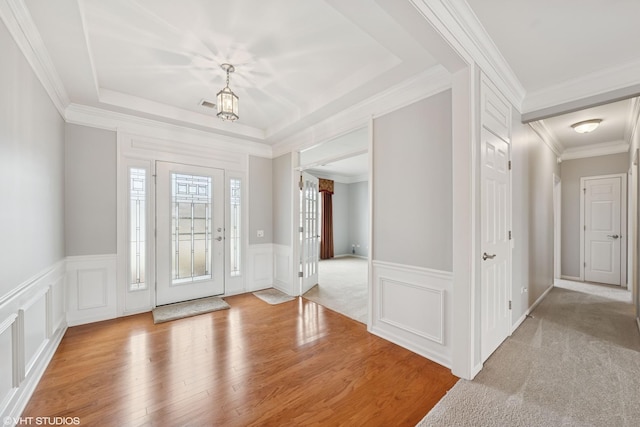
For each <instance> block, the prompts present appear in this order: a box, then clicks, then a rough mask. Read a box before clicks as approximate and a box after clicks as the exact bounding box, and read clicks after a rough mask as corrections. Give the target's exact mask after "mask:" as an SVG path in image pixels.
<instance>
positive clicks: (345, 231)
mask: <svg viewBox="0 0 640 427" xmlns="http://www.w3.org/2000/svg"><path fill="white" fill-rule="evenodd" d="M331 201H332V204H333V253H334V255H345V254H349V253H351V241H350V238H349V229H350V226H351V225H350V224H349V219H350V214H349V184H343V183H340V182H335V183H334V185H333V197H332V199H331Z"/></svg>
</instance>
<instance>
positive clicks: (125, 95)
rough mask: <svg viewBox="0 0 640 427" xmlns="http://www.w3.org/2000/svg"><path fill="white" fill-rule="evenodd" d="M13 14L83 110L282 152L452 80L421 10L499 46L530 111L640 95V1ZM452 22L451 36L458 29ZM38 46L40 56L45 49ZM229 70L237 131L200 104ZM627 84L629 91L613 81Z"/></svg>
mask: <svg viewBox="0 0 640 427" xmlns="http://www.w3.org/2000/svg"><path fill="white" fill-rule="evenodd" d="M11 3H12V4H13V3H16V4H24V5H25V7H26V10H27V14H26V15H28V16H29V18H30V20H31V21H32V22H33V24H34V26H33V29H34V32H35V33H36V34H39V36H40V38H41V39H42V42H43V45H42V46H43V48H44V49H45V52H46V55H45V56H47V57H49V58H50V60H51V64H52V66H53V69H54V70H55V74H56V75H57V76H58V77H59V80H60V82H61V86H62V87H63V88H64V92H65V95H66V97H68V98H69V99H68V101H69V102H70V104H71V106H72V107H73V106H86V107H95V108H99V109H100V110H102V111H107V112H115V113H119V112H120V113H127V114H130V115H133V116H137V117H142V118H150V119H154V120H159V121H162V122H166V123H170V124H178V125H181V126H186V127H189V128H193V129H198V130H204V131H207V132H214V133H217V134H222V135H231V136H238V137H241V138H242V139H244V140H249V141H256V142H264V143H267V144H272V145H273V144H275V143H277V142H280V141H283V140H285V139H286V138H288V137H290V136H292V135H294V134H297V133H298V132H301V131H303V130H307V129H309V128H310V127H312V126H314V125H316V124H317V123H320V122H321V121H322V120H325V119H327V118H329V117H332V116H334V115H336V114H340V113H341V112H343V111H344V110H345V109H348V108H349V107H351V106H354V105H356V104H358V103H362V102H364V101H365V100H367V99H369V98H371V97H373V96H375V95H377V94H379V93H380V92H382V91H385V90H387V89H389V88H392V87H394V86H395V87H401V85H402V84H403V83H405V82H407V81H411V80H412V79H415V78H416V76H419V75H424V73H425V72H427V71H428V70H436V69H438V68H440V69H442V68H443V67H442V66H443V65H444V69H451V66H450V65H451V64H445V63H447V61H449V60H451V58H450V57H447V55H446V54H443V51H442V49H445V48H443V46H445V45H446V43H444V42H442V40H440V41H433V39H434V37H436V36H434V34H435V33H436V32H437V31H439V30H437V29H436V30H434V29H433V28H431V27H429V28H431V29H430V30H429V29H427V28H426V27H428V24H425V22H426V21H425V20H424V19H423V18H422V17H420V15H419V13H418V10H417V9H421V11H423V12H424V11H425V10H426V9H425V8H431V9H430V10H434V11H436V10H439V9H438V8H442V7H445V8H446V9H448V10H449V11H450V12H451V13H453V14H454V15H455V16H457V19H459V20H460V22H459V23H460V24H462V27H461V28H462V30H459V29H456V31H458V30H459V31H458V33H454V35H456V37H461V39H462V38H464V37H465V36H468V35H469V34H471V36H470V37H471V39H473V41H474V42H478V41H480V42H481V41H482V40H484V39H483V37H485V36H486V37H487V40H488V43H480V42H478V43H476V47H477V46H482V47H483V48H490V47H491V46H495V48H496V49H497V50H498V51H499V54H498V55H497V57H499V56H500V55H502V57H503V58H504V59H505V60H506V63H507V64H508V65H507V68H509V67H510V68H511V69H512V70H513V72H514V74H515V76H516V78H517V80H519V84H521V86H522V88H523V89H524V91H525V93H526V96H525V100H524V104H523V107H525V109H526V108H528V107H527V105H528V104H527V102H528V100H531V99H537V100H538V101H539V99H540V96H541V95H540V94H546V95H549V96H551V95H553V94H568V95H567V96H569V95H570V96H574V95H575V96H574V97H578V98H579V96H578V95H579V94H580V93H583V92H584V90H583V91H582V92H580V91H579V90H578V89H576V88H580V89H584V88H587V89H586V90H587V91H588V90H589V88H591V86H590V83H591V82H596V83H597V82H599V83H602V82H607V83H608V86H607V85H604V86H606V87H613V86H612V84H611V82H612V81H613V82H614V85H615V82H618V83H619V85H620V86H621V87H622V86H625V85H626V86H627V87H629V86H632V85H633V84H637V85H638V87H640V78H638V76H639V75H640V55H639V54H638V50H637V46H636V45H637V40H639V39H640V25H638V24H637V17H638V16H640V1H635V0H610V1H607V2H604V1H602V0H565V1H558V0H536V1H531V0H512V1H503V0H467V1H466V2H465V1H464V0H440V1H429V0H424V1H423V2H421V1H411V2H410V1H409V0H349V1H341V0H305V1H294V0H269V1H263V0H234V1H221V0H183V1H180V2H177V1H175V0H109V1H104V0H56V1H44V0H12V2H11ZM423 3H424V4H423ZM414 4H415V5H416V7H417V9H416V7H413V6H414ZM443 5H444V6H443ZM456 14H457V15H456ZM475 18H477V19H478V20H479V22H476V21H474V19H475ZM478 24H479V25H478ZM443 25H444V26H446V28H447V30H448V29H449V26H450V25H451V22H449V21H447V22H444V23H443ZM465 25H468V27H465ZM454 26H455V25H452V26H451V28H453V27H454ZM27 27H28V26H27ZM465 30H468V31H467V33H466V34H465V35H464V36H463V35H462V31H465ZM473 34H475V36H474V35H473ZM474 37H476V38H474ZM436 38H438V37H436ZM461 39H460V40H461ZM30 43H31V44H32V46H33V47H34V49H39V48H40V46H39V44H38V40H37V39H36V40H35V43H34V42H33V39H32V40H30ZM466 46H468V45H466ZM446 49H449V50H450V47H446ZM428 50H432V51H433V52H432V53H433V54H432V53H430V52H429V51H428ZM481 53H482V54H483V55H485V57H486V58H488V57H492V58H495V57H496V55H495V54H494V53H491V52H489V53H487V52H484V51H483V52H481ZM436 57H437V58H439V59H440V60H442V61H443V63H442V64H440V65H439V64H438V62H437V61H436V59H435V58H436ZM225 62H228V63H232V64H233V65H234V66H236V72H235V73H233V74H232V75H231V83H230V87H231V88H232V89H233V90H234V92H236V93H237V94H238V95H239V97H240V120H238V121H237V122H234V123H229V122H223V121H221V120H219V119H217V118H216V117H215V111H214V110H212V109H207V108H204V107H201V106H200V102H201V101H202V100H203V99H206V100H210V101H214V100H215V95H216V93H217V92H218V91H219V90H220V89H221V88H222V87H223V86H224V77H225V76H224V73H223V71H222V70H221V69H220V64H222V63H225ZM491 64H494V63H493V62H491ZM621 70H622V71H621ZM617 71H620V73H622V74H620V73H618V74H616V72H617ZM623 71H624V72H626V74H624V73H623ZM636 71H637V72H636ZM616 75H620V76H623V75H624V76H626V77H627V80H624V79H619V80H616V79H615V78H613V79H612V78H611V76H616ZM53 80H55V79H53ZM512 83H513V82H512ZM513 84H514V86H512V88H513V87H517V86H518V82H515V83H513ZM572 85H573V86H572ZM604 86H602V87H604ZM516 89H517V88H516ZM598 90H599V89H597V88H596V87H595V86H594V89H593V91H595V92H596V93H598ZM516 92H521V90H520V89H517V90H516V91H515V92H514V93H516ZM536 97H537V98H536ZM63 98H64V97H63ZM623 110H624V107H620V108H618V109H616V108H613V107H612V109H611V110H606V111H597V112H590V113H588V114H587V113H585V115H589V116H591V115H593V114H596V115H601V116H602V117H603V118H605V115H606V118H605V121H604V122H603V127H602V129H601V130H599V131H598V132H597V133H593V134H591V135H589V136H587V137H586V138H584V139H583V141H585V142H586V143H587V144H603V143H607V142H611V141H617V140H619V138H620V136H621V135H624V126H625V123H624V120H625V119H626V117H624V118H623V117H622V116H620V115H619V114H622V111H623ZM529 111H531V110H527V111H524V112H525V113H528V112H529ZM565 111H566V110H565ZM624 114H625V115H626V114H627V113H626V112H625V113H624ZM614 116H615V117H616V118H614ZM567 120H574V117H571V118H567ZM545 124H546V126H547V128H548V129H549V131H550V133H551V134H552V135H553V136H555V138H556V139H557V140H562V142H561V144H560V145H562V146H563V147H565V148H566V149H567V150H570V149H574V148H575V146H576V144H579V141H578V140H577V139H575V137H576V135H569V134H567V126H566V122H565V121H563V120H562V119H557V120H556V119H545ZM605 124H606V126H605ZM596 139H597V142H596Z"/></svg>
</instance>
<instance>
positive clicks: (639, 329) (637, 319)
mask: <svg viewBox="0 0 640 427" xmlns="http://www.w3.org/2000/svg"><path fill="white" fill-rule="evenodd" d="M636 323H637V324H638V332H640V317H636Z"/></svg>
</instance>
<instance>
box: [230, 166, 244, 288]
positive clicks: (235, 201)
mask: <svg viewBox="0 0 640 427" xmlns="http://www.w3.org/2000/svg"><path fill="white" fill-rule="evenodd" d="M241 184H242V181H240V180H239V179H231V180H230V185H231V188H230V195H231V200H230V209H231V218H230V227H231V230H230V232H229V239H230V242H229V260H230V265H229V267H230V270H229V271H230V273H229V274H230V275H231V277H236V276H240V274H241V267H242V266H241V264H240V263H241V261H240V260H241V252H240V248H241V240H240V225H241V223H240V212H241V211H240V200H241Z"/></svg>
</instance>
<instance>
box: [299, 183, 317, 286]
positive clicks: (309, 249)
mask: <svg viewBox="0 0 640 427" xmlns="http://www.w3.org/2000/svg"><path fill="white" fill-rule="evenodd" d="M301 182H302V186H301V190H300V248H301V251H300V253H301V259H300V271H301V273H302V282H301V284H300V286H301V289H300V294H304V293H305V292H307V291H308V290H309V289H311V288H312V287H314V286H315V285H316V284H317V283H318V260H319V258H320V231H319V229H318V217H319V215H318V197H320V193H318V178H316V177H315V176H312V175H309V174H308V173H306V172H303V173H302V181H301Z"/></svg>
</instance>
